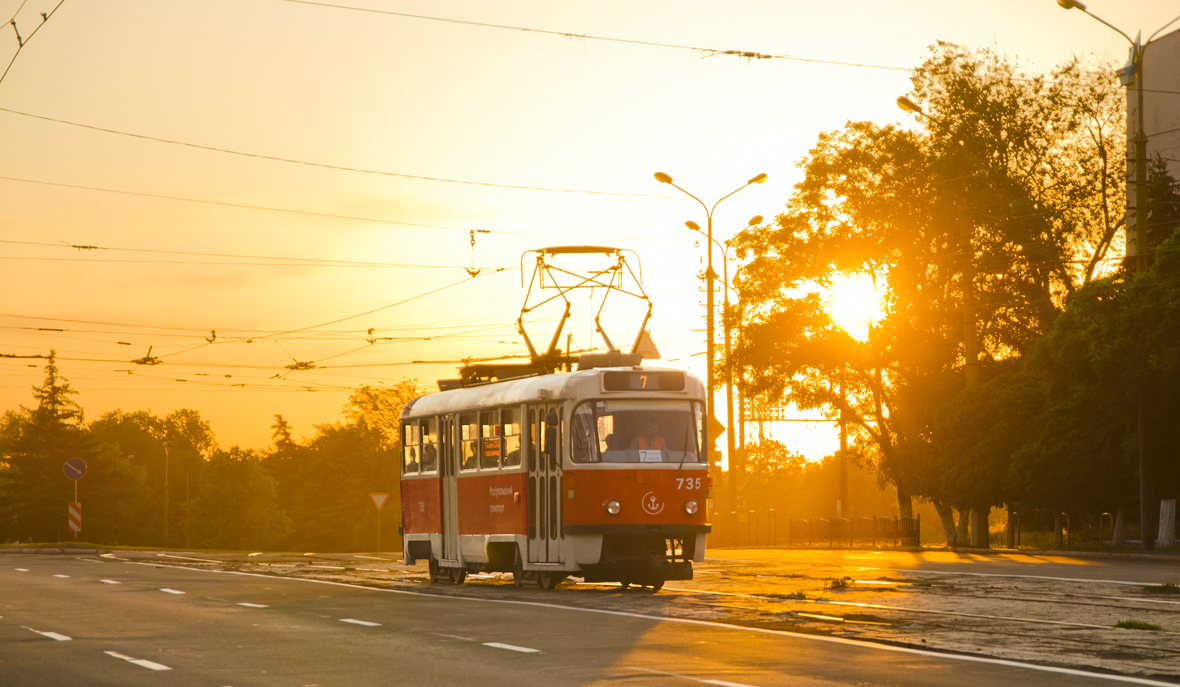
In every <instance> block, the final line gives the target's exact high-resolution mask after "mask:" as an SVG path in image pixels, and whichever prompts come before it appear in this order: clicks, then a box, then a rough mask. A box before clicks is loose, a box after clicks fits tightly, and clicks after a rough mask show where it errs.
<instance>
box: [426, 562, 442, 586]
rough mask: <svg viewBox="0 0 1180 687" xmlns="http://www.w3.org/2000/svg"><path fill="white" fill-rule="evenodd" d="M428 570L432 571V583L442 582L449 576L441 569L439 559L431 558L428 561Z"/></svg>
mask: <svg viewBox="0 0 1180 687" xmlns="http://www.w3.org/2000/svg"><path fill="white" fill-rule="evenodd" d="M426 569H427V570H428V571H430V581H431V582H432V583H433V582H442V581H443V578H445V577H446V576H447V572H446V571H445V570H443V569H442V568H440V567H439V565H438V559H437V558H435V557H434V556H431V557H430V560H429V561H427V563H426Z"/></svg>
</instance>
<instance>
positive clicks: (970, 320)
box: [840, 95, 988, 548]
mask: <svg viewBox="0 0 1180 687" xmlns="http://www.w3.org/2000/svg"><path fill="white" fill-rule="evenodd" d="M897 106H898V107H900V108H901V109H903V110H905V111H906V112H913V113H914V114H916V115H918V116H920V117H922V118H924V119H926V120H927V121H930V122H933V121H935V118H934V117H931V116H930V115H929V114H927V113H926V111H925V110H923V109H922V107H921V106H920V105H918V104H917V103H915V102H914V101H912V100H910V99H909V98H907V97H905V96H904V95H902V96H898V97H897ZM967 231H968V232H969V233H968V234H967V235H966V237H965V240H964V242H963V243H964V245H963V254H964V256H965V260H964V261H963V363H964V364H963V376H964V378H965V379H964V385H965V386H972V385H974V384H977V383H978V382H979V338H978V336H976V322H975V254H974V249H973V248H972V245H971V234H970V231H971V229H970V227H968V229H967ZM840 437H841V450H843V449H844V425H843V423H841V425H840ZM964 516H966V517H967V518H968V524H969V525H970V530H971V538H972V540H973V541H971V542H959V544H960V545H966V544H972V545H974V546H978V547H981V548H987V547H988V535H987V513H986V512H981V511H980V510H979V509H976V508H971V509H969V511H968V513H963V512H962V511H960V513H959V518H960V519H961V518H963V517H964ZM959 531H960V532H962V531H963V530H962V527H960V528H959Z"/></svg>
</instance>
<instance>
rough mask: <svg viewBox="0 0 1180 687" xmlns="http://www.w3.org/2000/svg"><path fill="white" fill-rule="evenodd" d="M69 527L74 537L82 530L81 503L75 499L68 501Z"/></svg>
mask: <svg viewBox="0 0 1180 687" xmlns="http://www.w3.org/2000/svg"><path fill="white" fill-rule="evenodd" d="M70 529H71V530H72V531H73V532H74V539H77V538H78V533H79V532H81V531H82V504H80V503H78V502H77V501H71V502H70Z"/></svg>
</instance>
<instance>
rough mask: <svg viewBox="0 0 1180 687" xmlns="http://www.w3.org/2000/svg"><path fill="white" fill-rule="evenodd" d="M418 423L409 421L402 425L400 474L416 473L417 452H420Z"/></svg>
mask: <svg viewBox="0 0 1180 687" xmlns="http://www.w3.org/2000/svg"><path fill="white" fill-rule="evenodd" d="M418 439H419V434H418V421H417V420H411V421H410V422H407V423H405V424H403V425H402V474H403V475H415V474H417V473H418V451H419V450H420V448H421V447H420V446H419V445H418V444H419V441H418Z"/></svg>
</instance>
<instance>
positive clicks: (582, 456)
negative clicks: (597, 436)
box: [570, 403, 598, 463]
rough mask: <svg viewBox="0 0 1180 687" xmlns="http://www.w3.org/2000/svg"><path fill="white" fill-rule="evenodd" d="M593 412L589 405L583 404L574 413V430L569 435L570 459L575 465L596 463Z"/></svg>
mask: <svg viewBox="0 0 1180 687" xmlns="http://www.w3.org/2000/svg"><path fill="white" fill-rule="evenodd" d="M593 436H594V410H593V409H592V408H591V407H590V404H589V403H583V404H582V405H580V406H578V409H577V410H576V411H574V428H573V431H572V432H571V433H570V441H571V445H572V447H573V455H572V456H570V458H571V459H572V460H573V461H574V462H575V463H589V462H591V461H597V460H598V456H597V455H596V453H595V451H594V450H593V447H592V444H593Z"/></svg>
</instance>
